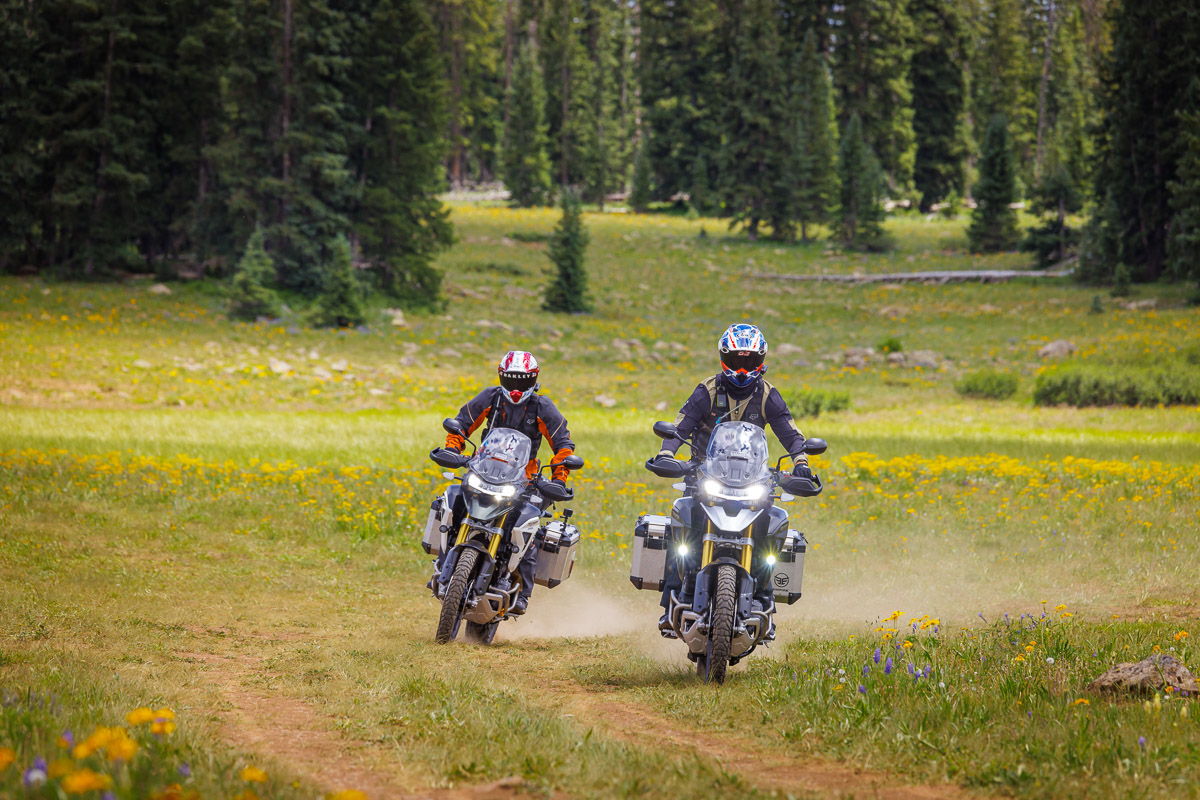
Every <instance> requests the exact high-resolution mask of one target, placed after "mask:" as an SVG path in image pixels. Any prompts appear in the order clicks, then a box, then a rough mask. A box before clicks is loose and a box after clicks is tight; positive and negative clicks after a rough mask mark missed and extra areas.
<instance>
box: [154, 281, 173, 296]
mask: <svg viewBox="0 0 1200 800" xmlns="http://www.w3.org/2000/svg"><path fill="white" fill-rule="evenodd" d="M149 291H150V294H170V293H171V287H170V286H167V285H166V284H165V283H156V284H154V285H153V286H151V287H150V290H149Z"/></svg>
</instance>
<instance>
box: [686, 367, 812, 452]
mask: <svg viewBox="0 0 1200 800" xmlns="http://www.w3.org/2000/svg"><path fill="white" fill-rule="evenodd" d="M746 391H747V390H746V389H739V388H738V387H736V386H731V385H730V384H729V382H728V381H727V380H726V379H725V376H724V375H723V374H718V375H715V376H713V377H711V378H709V379H708V380H706V381H704V382H703V383H701V384H700V385H698V386H697V387H696V388H695V390H694V391H693V392H692V394H691V396H690V397H689V398H688V399H687V402H685V403H684V404H683V408H681V409H679V415H678V416H677V417H675V430H676V431H678V433H679V437H680V438H678V439H670V440H668V441H666V442H664V443H663V450H664V451H666V452H668V453H671V454H674V453H675V451H676V450H678V449H679V446H680V445H681V444H683V439H686V438H687V437H689V436H691V435H692V434H693V432H694V433H695V438H694V439H693V447H692V458H693V459H694V460H699V459H702V458H703V457H704V452H705V451H706V450H707V449H708V439H709V437H710V436H711V435H712V430H713V428H715V427H716V426H717V424H718V423H720V422H749V423H750V424H751V425H757V426H758V427H760V428H766V427H767V425H768V424H769V425H770V426H771V430H773V431H774V432H775V435H776V436H778V437H779V442H780V444H782V445H783V447H784V449H785V450H787V452H788V454H789V455H790V456H792V458H793V460H794V462H795V463H796V464H807V463H808V456H806V455H804V434H802V433H801V432H800V429H799V428H798V427H796V423H795V421H794V420H793V419H792V412H791V411H790V410H789V409H788V407H787V403H785V402H784V400H783V396H782V395H780V394H779V390H778V389H776V388H775V387H774V386H772V385H771V384H770V383H768V382H767V381H766V380H765V379H762V378H760V379H759V380H757V381H755V384H754V387H753V388H752V389H750V390H749V393H748V394H746Z"/></svg>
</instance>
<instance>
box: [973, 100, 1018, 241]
mask: <svg viewBox="0 0 1200 800" xmlns="http://www.w3.org/2000/svg"><path fill="white" fill-rule="evenodd" d="M1015 199H1016V172H1015V170H1014V169H1013V155H1012V148H1011V146H1010V144H1009V140H1008V120H1007V119H1006V118H1005V117H1004V115H1003V114H997V115H996V116H994V117H992V119H991V121H990V122H988V128H987V138H986V139H985V140H984V143H983V159H982V161H981V163H980V166H979V183H978V184H977V185H976V186H975V203H976V207H975V213H974V214H973V215H972V216H971V226H970V228H969V229H968V230H967V238H968V240H969V241H970V243H971V249H972V250H973V251H975V252H977V253H978V252H995V251H997V250H1011V249H1012V248H1013V247H1015V246H1016V244H1017V212H1016V210H1014V209H1013V208H1012V203H1013V202H1014V200H1015Z"/></svg>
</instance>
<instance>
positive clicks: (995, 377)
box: [954, 369, 1020, 400]
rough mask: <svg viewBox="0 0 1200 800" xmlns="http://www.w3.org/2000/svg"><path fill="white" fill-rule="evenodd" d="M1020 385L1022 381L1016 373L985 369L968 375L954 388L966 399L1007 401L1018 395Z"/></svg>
mask: <svg viewBox="0 0 1200 800" xmlns="http://www.w3.org/2000/svg"><path fill="white" fill-rule="evenodd" d="M1019 385H1020V379H1019V378H1017V376H1016V374H1015V373H1012V372H998V371H996V370H994V369H984V370H980V371H978V372H972V373H970V374H969V375H966V376H965V377H963V379H962V380H961V381H959V382H958V383H957V384H955V386H954V388H955V389H957V390H958V393H959V394H961V395H963V396H964V397H981V398H984V399H987V400H1007V399H1008V398H1010V397H1012V396H1013V395H1014V394H1016V393H1017V387H1018V386H1019Z"/></svg>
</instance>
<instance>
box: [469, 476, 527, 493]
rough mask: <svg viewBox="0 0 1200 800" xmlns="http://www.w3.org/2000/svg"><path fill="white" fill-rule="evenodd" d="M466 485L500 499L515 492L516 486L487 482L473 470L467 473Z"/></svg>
mask: <svg viewBox="0 0 1200 800" xmlns="http://www.w3.org/2000/svg"><path fill="white" fill-rule="evenodd" d="M467 486H469V487H471V488H472V489H474V490H475V491H477V492H483V493H484V494H490V495H492V496H493V497H499V498H501V499H508V498H510V497H512V496H513V495H514V494H516V493H517V487H515V486H513V485H512V484H508V485H506V486H497V485H495V484H491V483H488V482H487V481H485V480H484V479H483V478H481V477H479V476H478V475H476V474H475V473H474V472H472V473H470V474H469V475H467Z"/></svg>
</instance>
